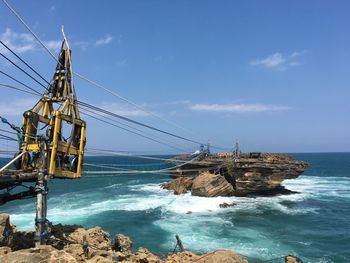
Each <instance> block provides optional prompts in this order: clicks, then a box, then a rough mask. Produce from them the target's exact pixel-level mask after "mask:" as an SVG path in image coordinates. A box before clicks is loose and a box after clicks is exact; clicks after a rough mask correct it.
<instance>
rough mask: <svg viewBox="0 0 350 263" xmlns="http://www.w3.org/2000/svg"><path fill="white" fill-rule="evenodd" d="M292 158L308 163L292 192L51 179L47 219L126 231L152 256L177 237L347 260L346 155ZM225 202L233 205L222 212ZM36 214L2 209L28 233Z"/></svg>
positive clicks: (18, 206) (349, 200) (26, 206)
mask: <svg viewBox="0 0 350 263" xmlns="http://www.w3.org/2000/svg"><path fill="white" fill-rule="evenodd" d="M292 156H293V157H294V158H295V159H300V160H305V161H307V162H309V164H310V168H309V169H308V170H307V171H306V172H305V173H304V174H303V175H301V176H300V177H299V178H297V179H293V180H286V181H285V182H284V185H285V186H286V188H288V189H290V190H293V191H297V192H298V193H296V194H291V195H281V196H275V197H258V198H245V197H216V198H204V197H193V196H191V195H190V194H185V195H180V196H175V195H173V194H172V193H171V192H169V191H167V190H162V189H160V187H159V184H160V183H162V182H165V181H167V180H168V179H169V177H168V176H167V175H166V174H164V175H157V174H128V175H117V176H111V175H107V174H101V175H84V176H83V177H82V178H81V179H79V180H52V181H50V182H49V199H48V206H49V210H48V219H49V220H50V221H52V222H53V223H54V224H56V223H62V224H81V225H83V226H85V227H92V226H96V225H99V226H101V227H102V228H103V229H105V230H107V231H109V232H110V233H111V234H112V237H113V236H114V235H115V234H116V233H124V234H126V235H128V236H130V237H131V238H132V240H133V241H134V247H135V248H137V247H139V246H143V247H146V248H148V249H150V250H152V251H154V252H156V253H166V252H170V251H172V250H173V249H174V245H175V237H174V236H175V234H178V235H179V236H180V237H181V239H182V241H183V243H184V246H185V248H187V249H190V250H193V251H196V252H205V251H208V250H214V249H232V250H235V251H237V252H238V253H241V254H242V255H244V256H247V257H248V258H254V259H260V260H267V259H271V258H275V257H280V256H284V255H287V254H293V255H298V256H300V257H301V258H302V259H303V260H304V262H350V153H316V154H311V153H310V154H309V153H308V154H306V153H305V154H292ZM85 161H86V162H87V163H94V162H96V163H105V164H113V165H120V166H119V167H122V168H129V169H150V170H154V169H159V168H162V167H165V165H164V164H163V163H160V162H159V161H156V160H140V159H132V158H126V157H124V158H121V157H86V160H85ZM90 169H91V168H90ZM223 202H227V203H229V202H235V203H237V205H236V206H234V207H231V208H220V207H219V204H220V203H223ZM34 209H35V203H34V199H28V200H19V201H13V202H10V203H7V204H5V205H2V206H1V207H0V211H1V212H4V213H9V214H11V220H12V222H13V223H15V224H16V225H17V228H18V229H33V224H34V216H35V214H34V212H35V210H34Z"/></svg>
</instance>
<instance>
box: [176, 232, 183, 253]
mask: <svg viewBox="0 0 350 263" xmlns="http://www.w3.org/2000/svg"><path fill="white" fill-rule="evenodd" d="M175 238H176V243H177V245H178V246H179V248H180V251H181V252H183V251H185V248H184V246H183V244H182V241H181V239H180V237H179V236H178V235H176V236H175Z"/></svg>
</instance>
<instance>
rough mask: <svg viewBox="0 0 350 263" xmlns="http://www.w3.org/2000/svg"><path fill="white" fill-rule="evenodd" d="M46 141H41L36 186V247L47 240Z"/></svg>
mask: <svg viewBox="0 0 350 263" xmlns="http://www.w3.org/2000/svg"><path fill="white" fill-rule="evenodd" d="M44 148H45V141H44V140H42V139H41V141H40V155H39V160H38V164H39V172H38V180H37V183H36V186H35V191H36V218H35V246H36V247H37V246H39V245H45V244H46V239H47V230H46V226H47V219H46V215H47V199H46V195H47V180H46V174H47V170H46V152H45V149H44Z"/></svg>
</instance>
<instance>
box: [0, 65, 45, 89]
mask: <svg viewBox="0 0 350 263" xmlns="http://www.w3.org/2000/svg"><path fill="white" fill-rule="evenodd" d="M0 73H1V74H3V75H5V76H6V77H8V78H9V79H11V80H13V81H15V82H17V83H19V84H21V85H22V86H24V87H26V88H27V89H29V90H31V91H34V92H35V93H36V94H40V92H39V91H37V90H35V89H33V88H31V87H29V86H28V85H27V84H25V83H23V82H22V81H19V80H18V79H16V78H14V77H12V76H10V75H9V74H7V73H5V72H4V71H2V70H0Z"/></svg>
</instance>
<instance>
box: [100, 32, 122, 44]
mask: <svg viewBox="0 0 350 263" xmlns="http://www.w3.org/2000/svg"><path fill="white" fill-rule="evenodd" d="M112 40H113V36H112V35H110V34H107V35H105V36H104V37H103V38H100V39H98V40H96V42H95V45H96V46H101V45H108V44H109V43H111V42H112ZM118 41H119V40H118Z"/></svg>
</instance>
